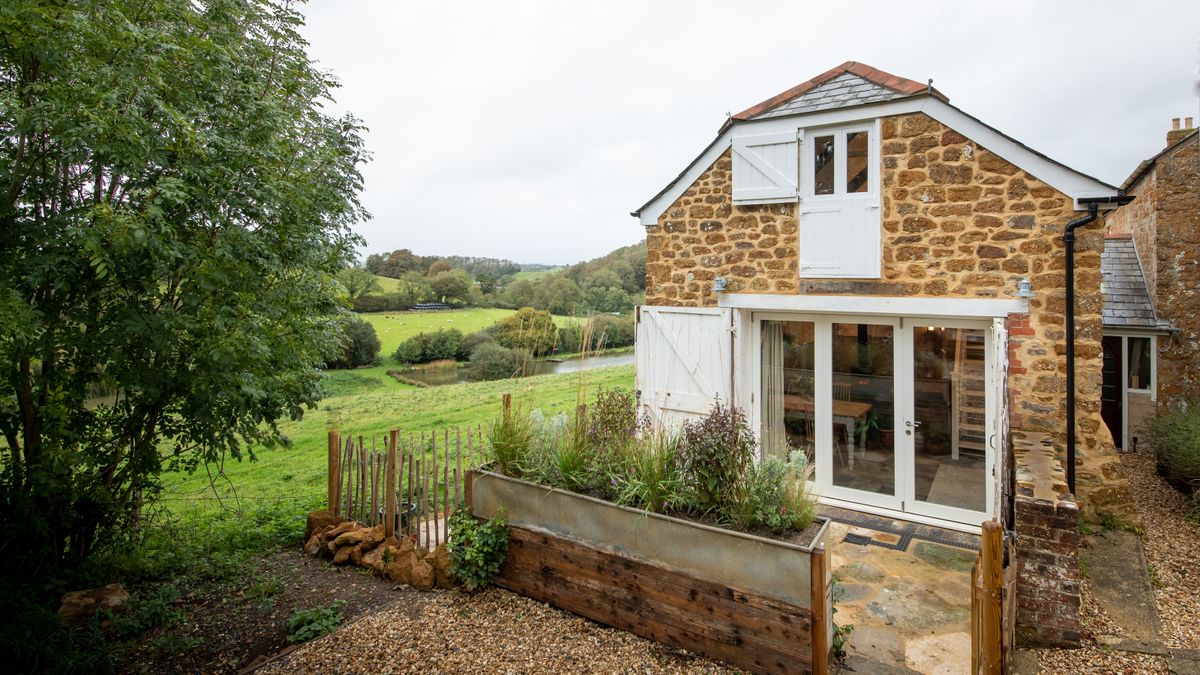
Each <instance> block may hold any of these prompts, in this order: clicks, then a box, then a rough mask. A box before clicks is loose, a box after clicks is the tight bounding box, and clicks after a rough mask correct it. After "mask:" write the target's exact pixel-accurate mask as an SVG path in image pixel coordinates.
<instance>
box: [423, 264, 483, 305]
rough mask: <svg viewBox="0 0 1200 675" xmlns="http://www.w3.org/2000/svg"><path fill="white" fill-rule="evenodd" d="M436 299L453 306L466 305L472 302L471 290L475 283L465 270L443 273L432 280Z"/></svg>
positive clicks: (430, 283)
mask: <svg viewBox="0 0 1200 675" xmlns="http://www.w3.org/2000/svg"><path fill="white" fill-rule="evenodd" d="M429 285H430V286H431V287H432V288H433V294H434V297H436V298H438V299H439V300H441V301H442V302H444V303H447V304H451V305H465V304H467V303H468V302H469V301H470V300H471V288H473V287H474V285H475V281H474V280H473V279H471V275H470V274H467V273H466V272H464V271H463V270H451V271H449V272H442V273H441V274H439V275H437V276H436V277H434V278H432V279H430V281H429Z"/></svg>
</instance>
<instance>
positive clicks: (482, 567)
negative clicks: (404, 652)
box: [447, 505, 508, 592]
mask: <svg viewBox="0 0 1200 675" xmlns="http://www.w3.org/2000/svg"><path fill="white" fill-rule="evenodd" d="M448 526H449V530H450V532H449V540H448V541H447V549H448V550H449V552H450V571H451V572H452V573H453V574H454V576H455V578H457V579H458V580H459V581H461V582H462V584H463V587H465V588H466V589H467V590H468V591H472V592H474V591H477V590H479V589H481V588H483V587H485V586H487V585H488V584H490V583H491V582H492V578H493V577H495V576H496V573H497V572H499V571H500V566H501V565H503V564H504V559H505V558H506V557H508V524H507V523H506V522H504V519H503V518H490V519H488V520H487V521H481V520H479V519H477V518H476V517H475V516H473V515H471V513H470V512H469V511H468V510H467V509H466V508H464V507H463V506H462V505H459V507H458V508H457V509H455V510H454V513H452V514H451V515H450V521H449V523H448Z"/></svg>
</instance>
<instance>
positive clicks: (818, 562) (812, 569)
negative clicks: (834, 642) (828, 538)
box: [809, 545, 833, 675]
mask: <svg viewBox="0 0 1200 675" xmlns="http://www.w3.org/2000/svg"><path fill="white" fill-rule="evenodd" d="M832 592H833V589H832V587H831V583H830V576H829V558H828V557H827V554H826V552H825V546H824V545H822V546H820V547H818V548H816V549H813V552H812V555H811V557H810V558H809V594H810V597H811V602H810V605H811V606H810V607H809V610H810V612H811V613H812V671H813V674H814V675H825V674H826V673H828V672H829V651H830V644H831V643H830V640H831V639H832V636H831V635H830V632H829V625H830V623H831V622H832V621H833V608H832V607H831V605H832V604H833V598H832Z"/></svg>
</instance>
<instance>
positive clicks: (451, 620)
mask: <svg viewBox="0 0 1200 675" xmlns="http://www.w3.org/2000/svg"><path fill="white" fill-rule="evenodd" d="M425 598H426V602H425V603H424V606H423V608H422V610H421V613H420V615H419V616H418V617H417V618H416V619H413V618H410V617H411V614H410V613H409V612H408V611H407V610H406V608H405V607H403V606H402V604H403V603H398V604H397V605H395V606H392V607H388V608H385V609H382V610H380V611H377V612H375V613H373V614H370V615H368V616H365V617H363V618H362V619H360V620H358V621H356V622H355V623H353V624H350V625H347V626H343V627H342V628H341V629H340V630H338V631H336V632H335V633H333V634H331V635H327V636H326V637H323V638H321V639H319V640H315V641H313V642H311V643H309V644H307V645H305V646H303V647H301V648H299V649H297V650H296V651H294V652H292V653H290V654H288V655H286V656H284V657H283V658H281V659H279V660H278V661H274V662H271V663H269V664H267V665H266V666H264V667H263V668H261V669H259V670H258V671H256V672H258V673H296V672H309V673H312V672H321V673H418V672H419V673H460V672H495V673H560V672H576V673H617V672H620V673H632V672H638V673H684V672H687V673H733V672H737V671H734V670H730V669H728V668H726V667H725V666H722V665H720V664H717V663H714V662H712V661H709V660H707V659H703V658H700V657H696V656H693V655H691V654H687V653H685V652H681V651H678V650H673V649H669V648H667V647H663V646H662V645H659V644H657V643H654V642H650V641H648V640H643V639H641V638H639V637H637V636H635V635H632V634H630V633H625V632H623V631H618V630H613V629H611V628H606V627H604V626H601V625H599V624H596V623H593V622H591V621H588V620H586V619H582V618H579V617H577V616H574V615H572V614H569V613H567V612H563V611H559V610H556V609H553V608H551V607H549V606H547V605H544V604H541V603H539V602H535V601H533V600H530V599H529V598H525V597H522V596H519V595H515V594H513V593H509V592H508V591H504V590H500V589H497V588H491V589H488V590H487V591H484V592H482V593H480V594H478V595H475V596H468V595H465V594H462V593H458V592H454V591H435V592H431V593H427V594H426V595H425Z"/></svg>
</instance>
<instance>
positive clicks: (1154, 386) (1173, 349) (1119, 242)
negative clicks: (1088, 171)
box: [1102, 117, 1200, 448]
mask: <svg viewBox="0 0 1200 675" xmlns="http://www.w3.org/2000/svg"><path fill="white" fill-rule="evenodd" d="M1173 127H1174V128H1172V129H1171V130H1170V131H1168V132H1167V143H1166V148H1165V149H1163V150H1162V151H1161V152H1159V153H1158V154H1156V155H1154V156H1153V157H1151V158H1150V159H1148V160H1146V161H1144V162H1142V163H1141V164H1139V165H1138V167H1137V168H1136V169H1135V170H1134V171H1133V173H1132V174H1130V176H1129V178H1128V179H1127V180H1126V181H1125V183H1124V184H1123V185H1122V186H1121V187H1122V189H1123V190H1125V191H1126V192H1128V193H1129V194H1131V195H1134V197H1135V199H1134V201H1133V202H1131V203H1130V204H1128V205H1126V206H1122V207H1121V208H1119V209H1117V210H1116V211H1114V212H1113V213H1112V214H1111V215H1110V216H1109V217H1108V218H1107V229H1108V239H1107V240H1106V241H1105V246H1104V256H1103V265H1102V270H1103V291H1104V301H1105V312H1104V342H1103V346H1104V355H1105V368H1104V385H1103V413H1104V419H1105V422H1106V423H1107V425H1108V427H1109V429H1110V430H1111V431H1112V435H1113V438H1114V439H1115V440H1116V445H1117V447H1118V448H1133V447H1136V444H1137V437H1138V428H1139V427H1140V426H1141V424H1142V423H1143V422H1144V421H1145V420H1146V418H1147V417H1148V416H1149V415H1151V414H1152V413H1153V412H1154V411H1155V409H1156V408H1157V406H1158V405H1159V404H1160V403H1170V402H1173V401H1182V400H1186V399H1189V398H1195V397H1196V396H1197V395H1198V394H1200V132H1198V131H1197V129H1194V128H1193V127H1192V118H1190V117H1189V118H1187V119H1186V120H1185V122H1184V124H1183V125H1182V127H1181V125H1180V121H1179V119H1178V118H1176V119H1175V120H1173Z"/></svg>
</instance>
